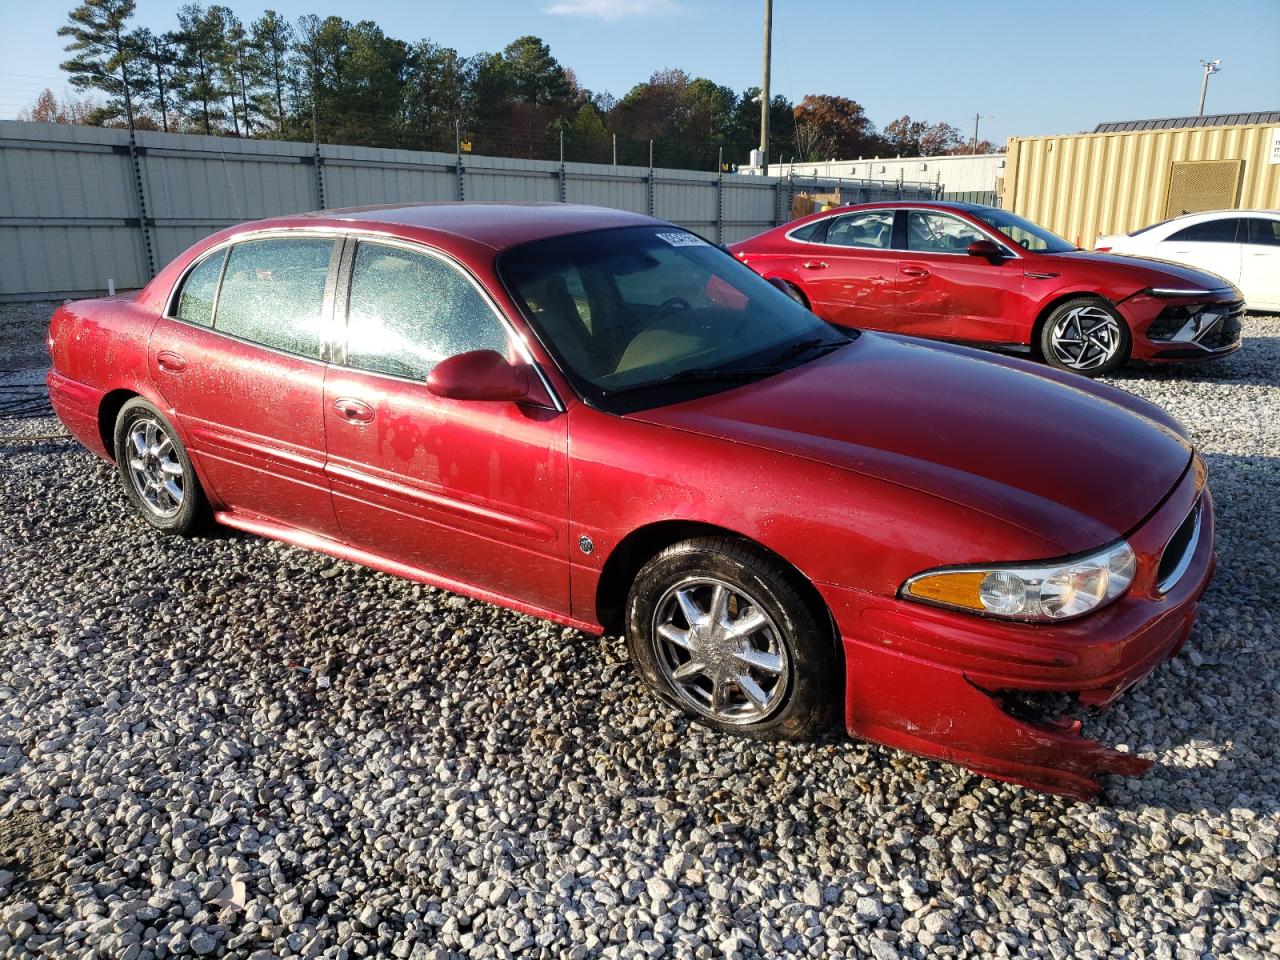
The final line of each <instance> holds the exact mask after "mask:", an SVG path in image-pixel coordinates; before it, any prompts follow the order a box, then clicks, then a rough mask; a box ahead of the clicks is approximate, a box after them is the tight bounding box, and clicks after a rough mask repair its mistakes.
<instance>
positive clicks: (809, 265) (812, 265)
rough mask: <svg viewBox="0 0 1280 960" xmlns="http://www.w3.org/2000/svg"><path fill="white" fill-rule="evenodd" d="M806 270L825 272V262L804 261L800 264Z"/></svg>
mask: <svg viewBox="0 0 1280 960" xmlns="http://www.w3.org/2000/svg"><path fill="white" fill-rule="evenodd" d="M801 266H802V267H804V268H805V269H806V270H825V269H827V264H826V261H823V260H806V261H805V262H804V263H802V264H801Z"/></svg>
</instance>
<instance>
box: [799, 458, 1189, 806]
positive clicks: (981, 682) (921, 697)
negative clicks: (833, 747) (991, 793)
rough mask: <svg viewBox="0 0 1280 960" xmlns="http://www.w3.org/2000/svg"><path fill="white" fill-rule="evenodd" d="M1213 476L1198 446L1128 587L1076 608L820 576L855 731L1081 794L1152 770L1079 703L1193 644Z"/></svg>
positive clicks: (1148, 536) (1152, 520) (1098, 705)
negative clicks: (987, 613)
mask: <svg viewBox="0 0 1280 960" xmlns="http://www.w3.org/2000/svg"><path fill="white" fill-rule="evenodd" d="M1204 481H1205V476H1204V468H1203V465H1202V464H1201V463H1200V461H1199V459H1198V458H1196V460H1195V461H1194V462H1193V464H1192V466H1191V468H1190V469H1188V471H1187V473H1186V474H1185V475H1184V476H1183V478H1182V480H1181V481H1180V482H1179V484H1178V486H1177V487H1175V488H1174V490H1173V491H1172V492H1171V493H1170V494H1169V496H1168V497H1166V499H1165V501H1164V502H1163V503H1162V504H1161V505H1160V507H1159V508H1158V509H1157V510H1156V511H1155V512H1154V513H1153V514H1152V515H1151V516H1150V517H1149V518H1148V519H1147V520H1146V521H1145V522H1144V523H1143V524H1142V525H1141V526H1140V527H1139V529H1138V530H1136V531H1134V532H1132V533H1131V534H1130V535H1129V537H1128V540H1129V543H1130V545H1131V546H1132V547H1133V549H1134V553H1135V554H1136V556H1137V571H1136V573H1135V578H1134V582H1133V584H1132V586H1131V587H1130V589H1129V591H1128V593H1126V594H1125V596H1124V597H1122V598H1121V599H1120V600H1118V601H1116V602H1115V603H1113V604H1111V605H1110V606H1108V607H1106V608H1104V609H1103V610H1100V611H1098V612H1097V613H1095V614H1092V615H1089V616H1085V617H1082V618H1080V619H1079V620H1073V621H1068V622H1065V623H1061V624H1026V623H1011V622H1008V621H1000V620H995V619H988V618H982V617H976V616H972V615H968V614H963V613H955V612H952V611H947V610H941V609H938V608H934V607H927V606H924V605H922V604H917V603H912V602H910V601H905V600H897V599H888V598H883V597H876V598H871V597H869V596H868V595H866V594H862V593H860V592H858V591H853V590H847V589H842V588H836V587H823V588H822V590H823V593H824V596H825V597H826V599H827V601H828V603H829V604H830V606H831V610H832V613H833V615H834V617H835V620H836V623H837V625H838V626H839V628H840V634H841V637H842V641H843V644H844V650H845V664H846V680H845V691H846V693H845V726H846V729H847V730H848V732H849V733H850V734H851V735H853V736H857V737H860V738H863V739H866V740H873V741H876V742H879V743H883V744H887V745H889V746H892V747H898V748H900V749H904V750H909V751H912V752H914V753H919V754H923V755H925V756H929V757H934V758H937V759H939V760H946V761H949V762H952V763H959V764H963V765H964V766H966V767H969V768H971V769H973V770H975V771H977V772H979V773H982V774H984V775H986V776H989V777H993V778H996V779H999V780H1008V781H1011V782H1013V783H1019V784H1023V785H1025V786H1028V787H1032V788H1034V789H1037V790H1043V791H1045V792H1048V793H1056V794H1063V795H1065V796H1070V797H1075V798H1077V799H1081V800H1088V799H1091V798H1092V797H1093V796H1095V795H1096V794H1097V792H1098V790H1099V788H1100V785H1099V782H1098V778H1099V777H1100V776H1101V775H1104V774H1120V775H1125V776H1135V775H1137V774H1141V773H1143V772H1145V771H1146V770H1147V769H1149V768H1150V767H1151V765H1152V761H1150V760H1147V759H1144V758H1142V757H1139V756H1137V755H1136V754H1133V753H1125V752H1121V751H1119V750H1114V749H1112V748H1110V747H1106V746H1103V745H1102V744H1100V743H1097V742H1095V741H1093V740H1089V739H1086V738H1085V737H1084V736H1083V735H1082V732H1081V726H1082V725H1081V721H1080V720H1079V719H1078V718H1075V717H1073V716H1072V713H1073V711H1074V708H1075V707H1084V708H1090V709H1095V710H1103V709H1105V708H1107V707H1108V706H1110V705H1111V704H1112V703H1114V702H1115V700H1116V699H1118V698H1119V697H1120V696H1121V695H1123V694H1124V692H1125V691H1126V690H1128V689H1130V688H1131V687H1133V686H1134V685H1135V684H1137V683H1138V682H1140V681H1141V680H1143V679H1144V678H1145V677H1146V676H1147V675H1148V674H1150V673H1151V671H1153V670H1154V669H1155V668H1156V667H1157V666H1158V665H1159V664H1161V663H1162V662H1164V661H1165V660H1167V659H1169V658H1170V657H1172V656H1175V655H1176V654H1177V653H1178V652H1179V651H1180V650H1181V649H1182V646H1183V644H1184V643H1185V642H1186V638H1187V636H1188V635H1189V634H1190V632H1191V628H1192V625H1193V624H1194V622H1195V616H1196V604H1197V602H1198V601H1199V599H1200V597H1201V595H1202V594H1203V593H1204V591H1205V589H1206V588H1207V587H1208V584H1209V581H1210V579H1211V577H1212V575H1213V568H1214V551H1213V504H1212V500H1211V498H1210V495H1209V490H1208V488H1207V487H1206V486H1205V482H1204ZM1192 518H1194V519H1195V520H1196V523H1195V526H1196V530H1197V536H1196V537H1195V539H1194V540H1191V541H1189V540H1188V539H1187V538H1186V537H1183V536H1180V535H1179V534H1180V531H1183V530H1185V529H1186V524H1187V523H1188V522H1189V521H1190V520H1191V519H1192ZM1174 550H1182V551H1183V553H1182V555H1180V556H1174V555H1173V551H1174ZM1178 561H1181V562H1180V563H1179V562H1178ZM1173 566H1177V567H1179V568H1180V569H1179V573H1178V577H1177V579H1176V581H1174V582H1171V580H1170V578H1169V576H1168V571H1169V569H1170V568H1171V567H1173Z"/></svg>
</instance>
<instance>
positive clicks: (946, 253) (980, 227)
mask: <svg viewBox="0 0 1280 960" xmlns="http://www.w3.org/2000/svg"><path fill="white" fill-rule="evenodd" d="M877 209H879V210H886V211H887V212H889V213H893V214H895V215H896V213H897V212H898V211H899V210H901V211H903V212H904V213H906V212H912V211H915V212H919V213H940V214H943V215H944V216H948V217H954V218H955V219H957V220H961V221H962V222H964V223H966V224H968V225H969V226H971V227H973V228H974V229H976V230H977V231H978V232H979V233H982V234H985V235H986V237H987V239H988V240H990V241H991V242H992V243H994V244H996V245H997V246H998V247H1000V249H1002V250H1004V252H1005V255H1006V256H1007V257H1008V259H1010V260H1022V259H1024V257H1023V255H1022V254H1020V253H1016V252H1014V250H1013V249H1012V248H1011V247H1010V246H1009V243H1008V241H1007V240H1004V239H1001V238H1000V237H997V236H995V235H994V234H993V233H992V232H991V229H990V228H989V227H988V226H987V225H986V224H984V223H973V222H971V221H969V220H965V219H964V218H963V217H960V216H957V214H956V212H955V211H954V210H940V209H935V208H933V207H874V208H868V209H867V210H866V212H867V213H872V212H873V211H874V210H877ZM859 212H861V211H857V210H849V209H848V208H845V209H839V210H833V211H832V212H831V214H830V216H827V217H819V218H818V219H817V220H810V221H809V222H808V223H802V224H800V225H799V226H796V227H792V228H791V229H790V230H788V231H787V232H786V233H785V234H783V238H784V239H786V240H789V241H791V242H792V243H794V244H798V245H799V246H802V247H830V248H831V249H834V250H858V251H860V252H868V251H869V252H871V253H903V254H916V255H917V256H929V257H968V256H971V254H969V253H965V252H963V251H954V252H953V251H950V250H908V249H906V248H905V247H894V246H889V247H849V246H845V245H844V244H842V243H825V242H818V241H816V240H797V239H796V238H795V237H793V236H792V234H793V233H795V232H796V231H797V230H801V229H803V228H805V227H807V226H809V225H810V224H814V223H821V222H822V221H823V220H832V219H834V218H836V217H841V216H846V215H847V214H850V213H859ZM895 226H896V225H895ZM890 242H892V240H890Z"/></svg>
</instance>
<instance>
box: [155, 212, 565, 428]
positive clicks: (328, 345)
mask: <svg viewBox="0 0 1280 960" xmlns="http://www.w3.org/2000/svg"><path fill="white" fill-rule="evenodd" d="M299 234H305V239H308V240H311V239H315V240H321V239H331V240H336V241H340V242H343V243H345V241H348V240H350V241H353V244H352V246H353V250H352V253H351V260H352V267H351V269H350V270H348V271H347V276H346V277H345V278H342V277H339V278H338V283H339V286H341V281H342V280H343V279H345V281H346V284H347V285H346V289H345V290H344V289H337V290H335V291H334V297H333V303H332V310H331V311H330V314H329V316H330V324H331V328H333V329H332V330H331V335H330V337H329V338H328V339H326V341H325V342H324V343H322V344H321V347H322V349H321V353H322V355H325V356H327V357H328V359H326V358H325V356H322V357H321V358H315V357H306V356H303V355H302V354H297V353H289V352H288V351H285V350H281V349H279V348H278V347H268V346H266V345H265V344H261V343H258V342H257V341H254V340H245V339H244V338H243V337H237V336H235V335H234V334H230V333H227V332H225V331H222V330H218V329H217V328H216V327H215V326H213V325H212V324H210V326H207V327H206V326H203V325H201V324H198V323H191V322H190V321H188V320H183V319H182V318H181V317H179V316H178V315H177V302H178V297H179V296H180V293H181V290H182V287H183V285H184V284H185V283H186V281H187V277H188V276H189V275H190V273H191V271H192V270H194V269H195V268H196V267H197V266H199V265H200V264H201V263H203V262H204V261H205V260H206V259H208V258H209V257H211V256H213V255H214V254H215V253H217V252H218V251H226V250H227V248H229V247H233V246H235V245H236V244H239V243H245V242H248V241H250V240H272V239H298V235H299ZM362 239H364V240H367V241H369V242H377V243H385V244H389V245H391V246H401V247H404V248H406V249H408V250H411V251H412V252H414V253H425V254H427V255H428V256H434V257H436V258H438V259H440V260H443V261H445V262H447V263H449V264H451V265H453V266H454V268H455V269H457V270H458V271H459V272H461V274H462V275H463V277H465V278H466V279H467V281H468V282H469V283H470V284H471V285H472V286H473V287H474V288H475V289H476V290H477V291H478V292H479V294H480V296H481V298H482V299H483V300H484V301H485V303H486V304H487V305H488V306H489V309H490V310H491V311H492V312H493V313H494V315H495V316H496V317H497V318H498V322H499V323H501V324H502V325H503V326H504V327H505V328H506V330H507V332H508V334H509V335H510V337H511V339H512V340H513V341H514V342H515V343H516V345H517V348H518V350H519V352H520V355H521V358H522V359H523V360H524V361H525V362H526V363H528V364H529V366H530V367H532V368H533V371H534V372H535V373H536V374H537V375H538V379H539V380H540V381H542V386H543V388H544V389H545V390H546V391H547V395H548V396H549V397H551V402H552V405H553V406H554V408H555V410H556V412H557V413H564V412H565V411H566V410H567V409H568V408H567V407H566V406H565V404H564V401H563V400H562V399H561V398H560V394H559V392H558V391H557V390H556V388H555V386H554V385H552V383H551V380H550V379H549V378H548V377H547V375H546V372H545V371H543V369H542V366H541V364H539V363H538V362H537V360H536V359H535V358H534V356H533V351H532V350H530V349H529V344H528V342H527V341H526V340H525V338H524V336H523V335H522V334H521V333H520V331H519V330H517V329H516V327H515V325H514V324H513V323H512V322H511V318H510V317H508V316H507V315H506V313H505V312H504V311H503V310H502V308H501V307H500V306H499V305H498V302H497V301H496V300H495V299H494V298H493V295H492V294H491V293H490V292H489V291H488V290H487V289H486V288H485V286H484V284H482V283H480V281H479V280H477V279H476V278H475V276H474V275H473V274H472V273H471V271H470V270H469V269H467V267H466V265H465V264H463V263H462V262H461V261H460V260H458V259H457V258H456V257H454V256H451V255H450V254H448V253H445V252H444V251H443V250H439V249H437V248H435V247H431V246H428V245H427V244H425V243H423V242H422V241H419V240H407V239H405V238H404V237H398V236H395V235H394V234H389V233H385V232H383V231H380V230H372V229H364V228H360V227H351V228H334V227H328V226H308V225H300V226H297V227H265V228H263V229H261V230H246V231H245V232H244V233H238V234H236V235H235V236H233V237H227V238H226V239H224V240H220V241H219V242H218V243H216V244H214V245H213V246H212V247H210V248H209V249H208V250H205V251H204V252H203V253H202V254H201V255H200V256H199V257H197V258H196V259H194V260H192V261H191V263H189V264H187V266H186V268H185V269H184V270H183V271H182V273H181V274H180V275H179V277H178V279H177V280H176V281H174V284H173V287H172V288H171V289H170V291H169V296H168V299H167V300H166V302H165V309H164V312H163V313H162V314H161V316H162V318H163V319H165V320H172V321H174V322H175V323H181V324H183V325H184V326H188V327H192V328H194V329H197V330H207V331H209V332H210V333H216V334H218V335H219V336H222V337H226V338H227V339H228V340H234V341H236V342H237V343H246V344H249V345H250V346H255V347H259V348H260V349H263V350H270V351H271V352H272V353H278V354H280V355H281V356H285V357H293V358H295V359H299V360H313V361H315V362H317V363H328V364H332V365H333V366H341V367H344V368H346V369H349V370H356V371H358V372H360V373H370V374H374V375H376V376H385V377H391V378H392V379H395V380H399V381H401V382H403V383H416V384H418V385H419V386H424V383H423V381H420V380H414V379H412V378H410V377H397V376H396V375H395V374H390V373H386V374H379V373H377V372H376V371H373V370H361V369H360V368H359V367H351V366H348V364H347V363H346V327H347V306H348V303H349V300H350V292H351V273H352V272H354V261H355V252H354V244H355V243H356V242H359V241H360V240H362ZM345 256H346V247H345V245H343V246H339V248H338V252H337V259H338V267H339V271H341V267H342V262H343V258H344V257H345ZM229 259H230V257H228V258H227V260H229ZM227 260H223V263H222V271H221V272H220V273H219V275H218V289H217V291H215V293H214V310H215V315H214V316H213V317H212V319H213V320H215V321H216V319H217V317H216V310H217V298H218V296H219V295H221V293H222V274H223V273H225V272H226V266H227ZM339 309H340V310H341V323H342V327H341V329H342V342H341V344H339V343H338V342H337V337H336V334H337V329H336V328H337V326H338V322H339V316H338V314H339ZM338 346H340V347H341V353H342V355H343V356H342V360H341V361H339V360H336V359H332V357H333V354H334V353H335V351H334V349H333V348H335V347H338Z"/></svg>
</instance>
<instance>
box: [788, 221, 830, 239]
mask: <svg viewBox="0 0 1280 960" xmlns="http://www.w3.org/2000/svg"><path fill="white" fill-rule="evenodd" d="M828 222H829V221H827V220H815V221H813V223H806V224H805V225H804V226H803V227H797V228H796V229H795V230H792V231H791V239H792V240H800V241H802V242H804V243H815V242H821V241H822V234H823V233H824V232H825V231H826V229H827V223H828Z"/></svg>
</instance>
